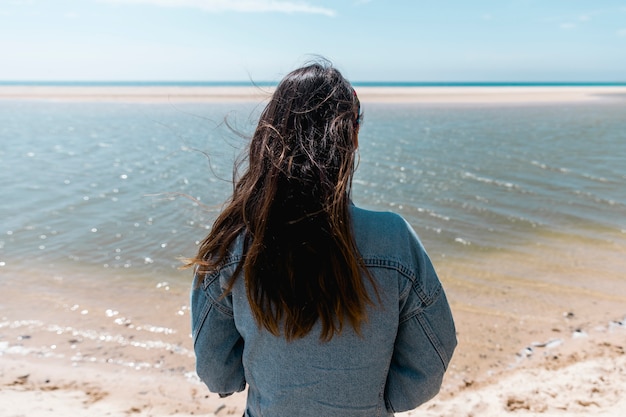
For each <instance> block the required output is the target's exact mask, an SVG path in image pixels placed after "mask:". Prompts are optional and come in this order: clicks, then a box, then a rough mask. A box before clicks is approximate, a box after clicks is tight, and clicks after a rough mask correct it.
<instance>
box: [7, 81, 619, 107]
mask: <svg viewBox="0 0 626 417" xmlns="http://www.w3.org/2000/svg"><path fill="white" fill-rule="evenodd" d="M355 89H356V91H357V93H358V94H359V98H360V100H361V101H362V102H364V103H366V102H367V103H425V104H429V103H430V104H454V103H457V104H524V103H529V104H531V103H560V102H589V101H598V100H603V99H604V100H606V99H615V100H624V99H626V86H625V87H621V86H615V87H611V86H596V87H593V86H590V87H568V86H563V87H541V86H538V87H532V86H529V87H515V86H514V87H370V86H367V87H359V86H357V87H356V88H355ZM272 92H273V87H244V86H241V87H238V86H235V87H220V86H211V87H175V86H164V87H158V86H156V87H153V86H150V87H116V86H111V87H108V86H76V87H74V86H17V85H16V86H7V85H4V86H0V100H50V101H81V102H82V101H89V102H93V101H95V102H143V103H168V102H174V103H185V102H192V103H197V102H199V103H219V102H257V103H258V102H262V101H264V100H267V99H268V98H269V97H270V95H271V93H272Z"/></svg>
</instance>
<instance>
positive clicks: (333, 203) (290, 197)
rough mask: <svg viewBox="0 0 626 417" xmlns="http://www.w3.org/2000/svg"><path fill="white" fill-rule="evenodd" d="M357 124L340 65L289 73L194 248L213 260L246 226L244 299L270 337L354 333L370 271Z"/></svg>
mask: <svg viewBox="0 0 626 417" xmlns="http://www.w3.org/2000/svg"><path fill="white" fill-rule="evenodd" d="M358 122H359V102H358V98H357V96H356V93H355V92H354V90H353V89H352V87H351V85H350V83H349V82H348V81H347V80H346V79H345V78H343V76H342V75H341V73H340V72H339V71H338V70H336V69H335V68H333V67H331V66H329V65H322V64H318V63H314V64H311V65H308V66H305V67H302V68H299V69H297V70H295V71H293V72H291V73H289V74H288V75H287V76H286V77H285V78H284V79H283V80H282V81H281V82H280V83H279V85H278V86H277V88H276V90H275V92H274V94H273V95H272V97H271V99H270V102H269V103H268V105H267V106H266V107H265V109H264V110H263V112H262V114H261V116H260V119H259V123H258V126H257V128H256V130H255V133H254V135H253V137H252V141H251V143H250V147H249V154H248V168H247V171H246V172H245V173H244V174H243V175H242V177H241V178H240V179H239V180H238V181H237V183H236V184H235V190H234V194H233V197H232V201H231V203H230V204H229V206H228V207H227V208H226V209H225V210H224V212H223V213H222V214H221V215H220V217H219V218H218V219H217V221H216V223H215V224H214V228H213V230H212V232H211V234H210V235H209V236H208V237H207V239H205V241H204V242H203V247H204V253H202V251H203V249H202V248H201V251H200V253H201V254H202V255H204V256H205V258H206V255H210V256H213V255H215V254H216V253H217V254H218V256H217V259H216V258H215V257H214V258H213V259H215V260H216V263H217V262H218V261H219V260H220V259H219V258H220V256H219V254H221V257H222V258H223V256H224V251H223V245H225V244H229V243H231V242H232V239H233V237H234V234H235V232H237V233H244V236H245V248H244V261H243V263H242V264H241V265H240V268H241V270H243V275H244V279H245V280H246V291H247V296H248V300H249V303H250V306H251V309H252V312H253V314H254V316H255V319H256V320H257V322H258V324H259V325H260V326H262V327H264V328H266V329H267V330H268V331H270V332H271V333H273V334H275V335H282V336H284V337H286V338H287V339H293V338H299V337H303V336H305V335H306V334H308V333H309V332H310V331H311V329H312V328H313V326H314V325H315V323H316V322H318V321H320V322H321V334H320V337H321V338H322V339H326V340H328V339H330V338H332V337H333V335H334V334H336V333H339V332H341V331H342V329H343V326H344V322H346V321H347V322H348V323H350V325H351V326H352V327H353V328H354V329H355V330H356V331H357V332H358V330H359V326H360V324H361V322H362V321H363V320H365V319H366V312H365V306H366V304H368V303H370V302H371V301H370V298H369V296H368V293H367V291H366V289H365V285H364V283H363V279H362V275H363V274H365V275H366V276H368V277H369V275H368V274H367V272H366V271H365V269H364V267H363V266H362V262H361V258H360V256H359V254H358V251H357V248H356V243H355V241H354V236H353V233H352V228H351V222H350V215H349V205H350V186H351V181H352V174H353V171H354V155H355V151H356V147H357V134H358V127H359V126H358ZM224 240H226V241H224ZM220 244H221V245H222V248H221V249H220V248H219V245H220ZM214 265H215V264H214ZM235 279H237V276H234V277H233V278H232V280H231V288H232V284H233V283H234V281H235Z"/></svg>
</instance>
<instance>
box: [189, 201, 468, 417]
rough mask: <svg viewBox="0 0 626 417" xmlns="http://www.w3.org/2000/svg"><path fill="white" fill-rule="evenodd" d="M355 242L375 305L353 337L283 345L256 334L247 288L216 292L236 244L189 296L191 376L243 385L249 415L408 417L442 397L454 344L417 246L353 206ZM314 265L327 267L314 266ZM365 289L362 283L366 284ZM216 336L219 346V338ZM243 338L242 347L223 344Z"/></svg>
mask: <svg viewBox="0 0 626 417" xmlns="http://www.w3.org/2000/svg"><path fill="white" fill-rule="evenodd" d="M350 214H351V219H352V224H353V230H354V235H355V239H356V243H357V246H358V249H359V251H360V253H361V256H362V258H363V261H364V263H365V265H366V267H367V268H368V270H369V271H370V273H371V275H372V277H373V285H375V287H376V290H375V289H374V286H373V285H372V284H371V283H368V286H367V288H368V291H369V292H370V297H371V298H372V299H373V300H376V301H375V303H374V305H373V306H369V307H368V310H367V317H368V319H367V321H366V322H365V323H363V324H362V326H361V328H360V333H361V334H360V335H359V334H357V332H356V331H355V330H354V329H353V328H346V329H344V330H343V331H342V332H341V334H339V335H335V336H334V337H333V338H332V339H331V340H329V341H324V340H322V339H320V331H321V328H320V325H319V323H316V325H315V326H314V328H313V329H312V331H311V332H309V333H308V334H307V335H306V336H304V337H302V338H298V339H295V340H287V339H286V338H285V337H284V336H283V335H278V336H276V335H273V334H271V333H270V332H268V331H266V330H265V329H263V328H260V327H259V326H258V324H257V322H256V321H255V319H254V316H253V314H252V312H251V310H250V305H249V302H248V299H247V293H246V288H245V283H244V281H243V280H238V281H236V282H235V285H234V286H233V288H232V292H230V293H228V295H226V296H225V297H224V296H223V290H224V289H225V288H226V287H227V286H228V281H229V278H230V276H231V274H232V273H233V271H234V269H235V268H236V265H237V264H238V263H239V262H240V261H241V256H242V254H243V253H244V252H243V247H242V240H241V239H238V240H237V241H236V242H235V244H234V245H233V247H232V248H231V250H230V255H229V257H228V261H227V262H226V263H225V264H224V267H223V268H222V269H220V270H218V271H215V272H214V273H213V274H210V275H208V276H206V277H204V276H200V277H196V278H197V279H198V280H202V281H203V284H202V285H200V286H198V287H197V289H196V290H195V291H194V294H193V305H192V310H193V311H201V312H204V313H205V314H204V315H202V314H196V315H194V319H193V334H194V343H195V349H196V353H197V354H198V357H199V358H209V357H210V358H211V360H209V361H202V360H199V361H198V367H197V369H198V374H199V375H200V377H201V378H202V379H203V380H204V381H205V382H206V383H207V385H208V386H209V387H210V388H211V389H212V390H213V391H216V392H220V393H225V394H226V393H229V392H233V391H238V390H240V389H239V388H243V386H245V384H246V383H247V384H248V385H249V388H248V403H247V415H248V416H250V417H258V416H316V417H317V416H347V417H349V416H355V417H356V416H368V417H370V416H388V415H392V413H393V412H394V411H404V410H408V409H412V408H414V407H416V406H417V405H419V404H421V403H423V402H424V401H426V400H428V399H430V398H431V397H432V396H434V395H435V394H436V393H437V391H438V390H439V387H440V384H441V378H442V376H443V373H444V372H445V369H446V367H447V365H448V362H449V360H450V357H451V355H452V352H453V350H454V347H455V345H456V337H455V332H454V324H453V322H452V317H451V314H450V310H449V308H448V304H447V301H446V299H445V295H444V293H443V291H442V289H441V284H440V283H439V280H438V279H437V276H436V274H435V272H434V270H433V268H432V265H431V263H430V261H429V259H428V257H427V256H426V254H425V252H424V250H423V248H422V246H421V243H420V242H419V240H418V239H417V237H416V236H415V234H414V233H413V231H412V229H411V228H410V226H408V224H407V223H406V222H405V221H404V220H403V219H402V218H401V217H399V216H398V215H395V214H392V213H376V212H371V211H366V210H362V209H359V208H356V207H354V206H352V207H351V208H350ZM319 261H320V262H323V261H324V260H322V259H320V260H319ZM365 281H366V282H368V281H367V280H365ZM217 335H219V337H216V336H217ZM238 337H241V339H242V342H240V343H234V344H232V343H228V342H227V341H228V340H231V341H236V340H238Z"/></svg>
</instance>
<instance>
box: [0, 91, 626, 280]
mask: <svg viewBox="0 0 626 417" xmlns="http://www.w3.org/2000/svg"><path fill="white" fill-rule="evenodd" d="M437 85H438V84H437ZM261 108H262V103H232V102H229V103H193V104H181V103H175V104H174V103H147V104H146V103H120V102H53V101H36V100H33V101H23V100H22V101H10V100H9V101H0V143H1V144H2V146H1V147H0V189H1V190H2V197H1V198H0V219H2V220H1V222H0V275H1V274H2V269H3V268H4V269H6V267H7V266H12V267H17V268H18V269H19V267H20V265H28V266H32V264H33V263H34V264H38V265H42V266H45V267H46V268H48V269H59V268H60V269H63V268H70V269H71V268H72V267H74V266H82V267H89V268H91V269H97V270H100V271H101V272H102V274H101V275H100V279H102V280H106V279H107V278H106V277H107V273H109V272H111V271H115V273H116V274H120V273H123V274H125V275H128V276H135V277H137V279H156V280H162V278H163V276H167V277H168V279H170V280H171V279H174V280H176V279H180V280H185V279H188V274H187V273H186V272H181V271H180V266H181V265H182V263H181V258H184V257H188V256H192V255H194V252H195V249H196V245H197V243H198V242H199V241H200V240H201V239H202V238H203V237H204V236H205V235H206V233H207V232H208V231H209V229H210V227H211V223H212V221H213V219H214V218H215V216H216V214H217V213H218V212H219V210H220V208H221V207H222V204H223V202H224V201H226V200H227V199H228V197H229V195H230V193H231V191H232V178H233V165H234V162H235V161H236V160H237V158H238V157H240V156H241V155H242V153H243V152H245V146H246V141H247V138H248V137H249V136H250V135H251V134H252V132H253V130H254V127H255V121H256V118H257V117H258V114H259V112H260V110H261ZM363 113H364V123H363V126H362V129H361V132H360V140H359V144H360V150H359V164H358V168H357V170H356V174H355V176H354V183H353V200H354V202H355V204H357V205H361V206H363V207H366V208H369V209H373V210H383V211H384V210H391V211H395V212H398V213H400V214H401V215H403V216H404V217H405V218H406V219H407V220H408V221H409V222H410V223H411V224H412V225H413V227H414V228H415V229H416V231H417V232H418V234H419V235H420V237H421V239H422V241H423V243H424V245H425V246H426V248H427V250H428V251H429V253H430V254H431V257H433V258H435V259H436V258H442V257H447V258H452V259H463V258H465V257H474V256H478V255H480V254H481V253H485V252H489V251H502V250H505V251H506V250H515V249H516V248H517V247H520V246H522V245H525V244H527V243H529V242H533V241H535V240H537V239H540V237H541V236H542V235H544V234H546V233H547V234H561V235H563V236H565V237H567V236H576V237H578V238H589V239H604V240H611V239H614V238H616V237H617V238H623V237H624V236H626V186H625V184H626V97H621V98H620V97H617V98H613V99H608V98H607V99H603V100H599V101H593V102H586V103H575V104H566V103H559V104H543V105H528V104H518V105H516V104H507V105H489V104H482V105H480V104H479V105H467V104H459V105H453V104H446V105H442V104H437V105H428V104H389V103H370V104H366V105H364V106H363ZM122 271H123V272H122Z"/></svg>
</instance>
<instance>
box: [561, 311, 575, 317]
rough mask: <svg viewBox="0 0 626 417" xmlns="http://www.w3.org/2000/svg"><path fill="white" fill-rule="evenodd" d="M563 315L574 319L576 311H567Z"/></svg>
mask: <svg viewBox="0 0 626 417" xmlns="http://www.w3.org/2000/svg"><path fill="white" fill-rule="evenodd" d="M563 317H565V318H566V319H573V318H574V313H573V312H571V311H566V312H565V313H563Z"/></svg>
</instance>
